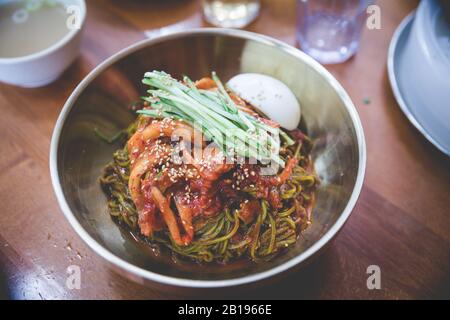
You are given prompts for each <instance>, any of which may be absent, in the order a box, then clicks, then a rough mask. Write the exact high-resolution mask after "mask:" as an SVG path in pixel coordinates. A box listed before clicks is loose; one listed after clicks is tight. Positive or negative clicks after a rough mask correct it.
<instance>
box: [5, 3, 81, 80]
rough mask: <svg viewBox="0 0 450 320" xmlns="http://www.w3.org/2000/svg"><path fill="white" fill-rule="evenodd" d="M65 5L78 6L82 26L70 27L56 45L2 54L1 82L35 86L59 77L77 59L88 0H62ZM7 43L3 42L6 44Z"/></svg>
mask: <svg viewBox="0 0 450 320" xmlns="http://www.w3.org/2000/svg"><path fill="white" fill-rule="evenodd" d="M60 1H61V3H62V4H64V5H65V6H71V5H73V6H77V7H78V9H79V11H78V14H79V15H80V16H79V19H80V20H79V21H80V22H81V27H80V28H79V29H73V30H70V32H69V33H67V34H66V35H65V36H64V37H63V38H62V39H61V40H59V41H58V42H56V43H54V44H53V45H52V46H50V47H48V48H46V49H44V50H42V51H39V52H36V53H33V54H30V55H27V56H23V57H17V58H0V82H5V83H9V84H12V85H16V86H20V87H26V88H34V87H41V86H45V85H47V84H49V83H51V82H53V81H55V80H56V79H57V78H58V77H59V76H60V75H61V74H62V73H63V72H64V71H65V70H66V69H67V68H68V67H69V66H70V65H71V64H72V62H73V61H74V60H75V59H76V57H77V56H78V54H79V52H80V43H81V33H82V30H83V26H84V22H85V18H86V3H85V1H84V0H60ZM2 45H3V44H2Z"/></svg>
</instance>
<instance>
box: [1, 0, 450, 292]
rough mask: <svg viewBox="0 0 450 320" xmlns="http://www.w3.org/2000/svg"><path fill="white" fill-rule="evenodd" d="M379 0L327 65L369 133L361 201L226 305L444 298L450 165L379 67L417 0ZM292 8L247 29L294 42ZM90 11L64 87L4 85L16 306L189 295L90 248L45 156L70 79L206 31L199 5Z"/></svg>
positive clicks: (104, 6) (9, 259) (270, 9)
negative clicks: (157, 40) (348, 54)
mask: <svg viewBox="0 0 450 320" xmlns="http://www.w3.org/2000/svg"><path fill="white" fill-rule="evenodd" d="M378 4H379V5H380V6H381V14H382V29H381V30H373V31H370V30H365V31H364V34H363V37H362V43H361V48H360V50H359V52H358V54H357V55H356V56H355V57H354V58H353V59H351V60H350V61H348V62H347V63H344V64H341V65H338V66H332V67H329V68H328V69H329V70H330V71H331V72H332V73H333V74H334V75H335V76H336V78H337V79H338V80H339V81H340V82H341V83H342V84H343V86H344V87H345V88H346V89H347V91H348V92H349V94H350V96H351V97H352V99H353V101H354V102H355V104H356V106H357V109H358V112H359V114H360V117H361V119H362V122H363V125H364V129H365V134H366V140H367V148H368V162H367V172H366V179H365V183H364V188H363V190H362V194H361V196H360V199H359V201H358V204H357V206H356V208H355V209H354V212H353V214H352V215H351V217H350V219H349V221H348V222H347V224H346V225H345V227H344V228H343V230H342V232H341V233H340V234H339V235H338V237H337V238H336V240H335V241H334V242H333V243H332V245H331V246H330V248H329V250H327V251H326V253H324V254H323V255H322V256H321V257H320V258H319V259H317V260H316V261H315V262H314V263H313V264H311V265H310V266H308V267H307V268H306V269H303V270H302V271H301V272H298V273H296V274H293V275H291V276H289V278H287V279H286V280H283V281H281V282H280V283H277V284H275V285H273V286H271V287H264V288H262V289H259V290H258V291H249V292H245V293H241V292H240V293H239V295H238V296H236V295H233V296H231V297H232V298H268V299H276V298H291V299H297V298H332V299H335V298H337V299H341V298H369V299H372V298H388V299H402V298H444V297H446V298H450V276H449V274H450V210H449V208H450V170H449V169H450V165H449V164H450V161H449V159H448V158H446V157H445V156H444V155H443V154H441V153H440V152H438V151H437V150H436V149H435V148H434V147H433V146H432V145H430V144H429V143H428V142H427V141H426V140H425V139H424V138H423V137H422V136H421V135H420V133H418V131H417V130H415V128H414V127H413V126H412V125H411V124H410V123H409V122H408V121H407V119H406V117H405V116H404V115H403V114H402V112H401V111H400V109H399V107H398V106H397V104H396V102H395V100H394V97H393V95H392V92H391V89H390V86H389V82H388V79H387V72H386V56H387V48H388V45H389V41H390V38H391V36H392V33H393V32H394V30H395V28H396V26H397V25H398V24H399V23H400V21H401V20H402V19H403V18H404V17H405V16H406V15H407V14H408V13H409V12H410V11H412V10H413V9H414V8H415V7H416V5H417V1H415V0H402V1H388V0H383V1H378ZM294 6H295V1H291V0H283V1H279V0H277V1H265V3H264V6H263V9H262V13H261V15H260V17H259V18H258V20H257V21H256V22H255V23H254V24H253V25H251V26H250V27H249V29H250V30H252V31H256V32H260V33H264V34H268V35H270V36H273V37H276V38H278V39H281V40H283V41H286V42H288V43H290V44H293V45H295V44H296V41H295V10H294ZM88 11H89V13H88V19H87V26H86V32H85V36H84V40H83V48H82V54H81V56H80V58H79V59H78V60H77V61H76V63H75V64H74V65H73V66H72V67H71V68H70V69H69V70H68V71H67V72H66V73H65V74H64V76H63V77H62V78H61V79H60V80H59V81H57V82H55V83H54V84H52V85H50V86H48V87H45V88H41V89H33V90H30V89H20V88H15V87H11V86H8V85H4V84H0V110H1V117H0V137H1V140H0V150H1V153H0V170H1V171H0V200H1V201H0V204H1V215H0V263H1V264H0V268H1V270H2V276H1V277H0V278H1V279H2V283H3V284H2V285H1V287H2V288H4V289H5V290H4V291H5V292H7V294H8V295H9V296H10V297H11V298H15V299H55V298H62V299H67V298H71V299H72V298H73V299H121V298H125V299H144V298H145V299H158V298H185V297H186V296H185V295H180V294H178V295H177V294H173V293H172V294H168V293H162V292H158V291H155V290H153V289H150V288H145V287H141V286H140V285H137V284H135V283H133V282H130V281H128V280H125V279H123V278H122V277H121V276H119V275H117V274H115V273H114V272H112V271H110V270H109V269H108V268H107V267H106V266H105V264H104V262H103V261H102V259H101V258H99V257H98V256H97V255H95V254H94V253H93V252H92V251H90V250H89V249H88V248H87V247H86V245H85V244H84V243H83V242H82V241H81V239H79V238H78V236H77V235H76V234H75V233H74V232H73V230H72V229H71V228H70V226H69V224H68V223H67V221H66V220H65V218H64V217H63V214H62V213H61V211H60V209H59V207H58V204H57V202H56V199H55V197H54V195H53V190H52V187H51V183H50V177H49V169H48V154H49V146H50V136H51V133H52V130H53V126H54V124H55V121H56V118H57V116H58V114H59V112H60V110H61V107H62V106H63V104H64V101H65V100H66V99H67V97H68V96H69V94H70V93H71V91H72V90H73V89H74V87H75V86H76V85H77V83H78V82H79V81H80V80H81V79H82V78H83V77H84V76H85V75H86V74H87V73H88V72H89V71H90V70H92V68H93V67H94V66H96V65H97V64H98V63H99V62H101V61H102V60H104V59H105V58H107V57H108V56H110V55H111V54H113V53H115V52H116V51H117V50H119V49H122V48H124V47H126V46H128V45H130V44H132V43H134V42H135V41H137V40H140V39H143V38H145V36H146V35H148V36H153V35H156V34H158V33H165V32H171V31H176V30H180V29H188V28H192V27H199V26H204V25H205V23H204V22H203V21H202V16H201V13H200V1H195V0H192V1H187V0H186V1H138V0H134V1H119V0H96V1H88ZM159 28H163V29H159ZM145 31H148V32H146V33H145ZM411 67H412V68H413V66H411ZM367 98H368V99H369V100H370V103H369V104H368V103H367V100H366V99H367ZM363 101H365V102H363ZM73 264H76V265H79V266H80V267H81V272H82V274H81V275H82V278H81V289H80V290H69V289H68V288H67V287H66V279H67V276H68V274H67V273H66V268H67V267H68V266H69V265H73ZM369 265H378V266H380V268H381V285H382V287H381V290H368V289H367V286H366V280H367V277H368V275H367V274H366V270H367V267H368V266H369ZM5 294H6V293H5Z"/></svg>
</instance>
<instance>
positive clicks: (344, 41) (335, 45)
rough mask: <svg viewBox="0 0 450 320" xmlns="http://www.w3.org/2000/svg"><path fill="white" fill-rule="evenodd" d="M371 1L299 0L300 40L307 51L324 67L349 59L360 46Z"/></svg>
mask: <svg viewBox="0 0 450 320" xmlns="http://www.w3.org/2000/svg"><path fill="white" fill-rule="evenodd" d="M372 2H373V1H372V0H298V2H297V15H298V17H297V19H298V20H297V37H298V40H299V42H300V46H301V48H302V50H303V51H304V52H306V53H307V54H309V55H310V56H312V57H313V58H315V59H316V60H317V61H319V62H321V63H324V64H332V63H341V62H344V61H346V60H347V59H349V58H350V57H351V56H353V54H355V52H356V50H357V49H358V46H359V39H360V35H361V31H362V28H363V25H364V24H365V21H366V17H367V15H366V10H367V7H368V6H369V5H370V4H371V3H372Z"/></svg>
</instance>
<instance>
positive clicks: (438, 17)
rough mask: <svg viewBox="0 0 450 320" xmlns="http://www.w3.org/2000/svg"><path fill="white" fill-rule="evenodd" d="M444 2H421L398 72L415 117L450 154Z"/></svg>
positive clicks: (449, 41)
mask: <svg viewBox="0 0 450 320" xmlns="http://www.w3.org/2000/svg"><path fill="white" fill-rule="evenodd" d="M444 4H445V2H440V1H438V0H426V1H422V2H421V3H420V5H419V8H418V9H417V12H416V14H415V18H414V20H413V22H412V28H411V32H410V34H409V36H408V38H407V40H406V43H405V47H404V53H403V57H402V59H401V61H400V65H399V66H398V68H397V72H398V77H399V78H400V79H401V80H400V83H399V87H400V88H399V89H400V91H401V92H402V93H403V95H404V96H405V97H404V100H405V103H406V104H407V105H408V110H409V112H411V113H412V117H413V118H415V119H417V121H418V123H419V126H420V127H421V128H423V130H421V131H423V132H424V134H425V136H426V137H427V138H428V139H429V140H430V141H431V142H433V143H434V144H435V145H436V146H438V148H439V149H441V150H442V151H444V152H445V153H447V154H448V155H450V21H446V20H445V19H444V16H445V10H444ZM445 5H447V6H448V8H447V10H449V11H450V5H449V4H448V3H447V4H445Z"/></svg>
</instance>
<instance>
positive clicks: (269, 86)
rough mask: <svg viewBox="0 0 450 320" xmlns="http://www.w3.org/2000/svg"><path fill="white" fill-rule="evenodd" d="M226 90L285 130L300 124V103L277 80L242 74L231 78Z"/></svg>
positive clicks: (292, 128)
mask: <svg viewBox="0 0 450 320" xmlns="http://www.w3.org/2000/svg"><path fill="white" fill-rule="evenodd" d="M227 86H228V88H229V89H230V90H231V91H233V92H234V93H236V94H237V95H238V96H239V97H241V98H242V99H244V100H245V101H246V102H248V103H250V104H251V105H252V106H254V107H255V108H256V109H258V110H259V111H261V112H262V113H263V114H264V115H265V116H267V117H268V118H269V119H271V120H273V121H275V122H278V123H279V124H280V126H281V127H282V128H284V129H287V130H294V129H296V128H297V127H298V125H299V123H300V116H301V108H300V103H299V102H298V100H297V98H296V97H295V95H294V93H293V92H292V91H291V90H290V89H289V88H288V86H287V85H285V84H284V83H283V82H281V81H280V80H278V79H275V78H272V77H270V76H267V75H264V74H259V73H242V74H239V75H237V76H234V77H233V78H231V79H230V80H229V81H228V83H227Z"/></svg>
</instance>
